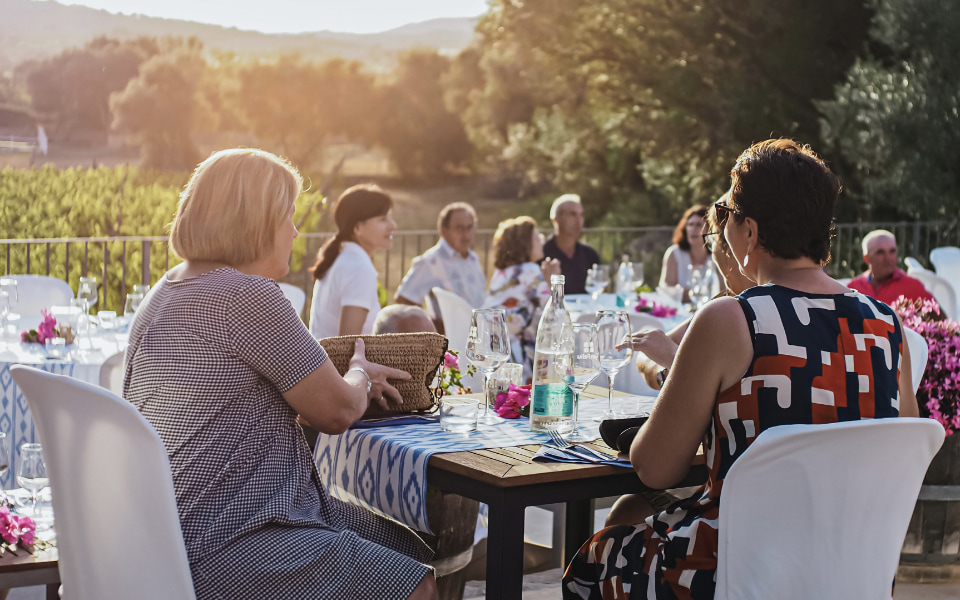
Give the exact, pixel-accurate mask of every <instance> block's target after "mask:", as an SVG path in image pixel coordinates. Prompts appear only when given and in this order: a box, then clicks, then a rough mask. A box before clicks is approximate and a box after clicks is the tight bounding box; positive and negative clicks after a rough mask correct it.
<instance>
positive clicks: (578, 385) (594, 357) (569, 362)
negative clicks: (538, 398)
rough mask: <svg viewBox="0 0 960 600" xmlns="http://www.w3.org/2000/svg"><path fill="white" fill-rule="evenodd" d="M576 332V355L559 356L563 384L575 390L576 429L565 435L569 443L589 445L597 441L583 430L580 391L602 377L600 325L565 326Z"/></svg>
mask: <svg viewBox="0 0 960 600" xmlns="http://www.w3.org/2000/svg"><path fill="white" fill-rule="evenodd" d="M566 327H572V329H573V352H572V353H569V354H568V353H564V354H560V355H559V356H558V357H557V366H558V368H559V369H560V372H561V373H562V374H563V381H564V383H566V384H567V387H568V388H570V389H571V390H572V391H573V429H572V430H571V431H570V433H568V434H566V435H564V436H563V439H565V440H567V441H568V442H589V441H592V440H594V439H596V436H590V435H588V434H587V432H586V430H584V429H581V428H580V423H579V417H578V413H579V408H580V392H582V391H583V389H584V388H586V387H587V386H588V385H590V382H592V381H593V380H594V379H596V378H597V375H599V374H600V353H599V351H598V348H597V346H598V343H597V325H596V324H595V323H573V324H571V325H569V326H568V325H566V324H564V328H566Z"/></svg>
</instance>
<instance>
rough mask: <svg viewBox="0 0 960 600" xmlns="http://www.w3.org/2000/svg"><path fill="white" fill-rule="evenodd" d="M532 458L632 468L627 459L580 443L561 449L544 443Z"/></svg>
mask: <svg viewBox="0 0 960 600" xmlns="http://www.w3.org/2000/svg"><path fill="white" fill-rule="evenodd" d="M533 460H541V461H554V462H566V463H579V464H593V465H612V466H615V467H627V468H633V465H631V464H630V461H629V460H625V459H622V458H614V457H612V456H610V455H609V454H604V453H602V452H597V451H596V450H593V449H592V448H589V447H587V446H580V445H576V446H573V447H572V448H565V449H563V450H561V449H560V448H557V447H555V446H548V445H544V446H541V447H540V449H539V450H537V453H536V454H534V455H533Z"/></svg>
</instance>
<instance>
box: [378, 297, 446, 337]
mask: <svg viewBox="0 0 960 600" xmlns="http://www.w3.org/2000/svg"><path fill="white" fill-rule="evenodd" d="M436 330H437V329H436V328H435V327H434V326H433V321H431V320H430V316H429V315H427V311H425V310H423V309H422V308H420V307H419V306H407V305H405V304H391V305H390V306H387V307H385V308H383V309H381V310H380V312H378V313H377V320H376V321H374V322H373V333H374V335H379V334H381V333H420V332H421V331H429V332H435V331H436Z"/></svg>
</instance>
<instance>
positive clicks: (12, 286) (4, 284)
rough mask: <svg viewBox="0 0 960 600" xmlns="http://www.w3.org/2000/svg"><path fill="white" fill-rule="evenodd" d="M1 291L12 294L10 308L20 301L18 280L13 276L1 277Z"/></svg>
mask: <svg viewBox="0 0 960 600" xmlns="http://www.w3.org/2000/svg"><path fill="white" fill-rule="evenodd" d="M0 292H6V293H7V294H9V295H10V309H11V310H13V307H14V306H15V305H16V304H17V302H19V301H20V297H19V295H18V294H17V280H16V279H14V278H13V277H0Z"/></svg>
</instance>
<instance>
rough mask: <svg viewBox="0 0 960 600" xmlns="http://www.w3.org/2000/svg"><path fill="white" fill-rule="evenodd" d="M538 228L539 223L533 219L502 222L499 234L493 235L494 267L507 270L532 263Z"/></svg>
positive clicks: (518, 218) (498, 229)
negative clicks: (535, 235)
mask: <svg viewBox="0 0 960 600" xmlns="http://www.w3.org/2000/svg"><path fill="white" fill-rule="evenodd" d="M536 228H537V222H536V221H534V220H533V218H531V217H517V218H516V219H507V220H506V221H501V222H500V225H499V226H498V227H497V232H496V233H495V234H493V266H494V267H496V268H497V269H506V268H507V267H512V266H513V265H520V264H523V263H525V262H530V253H531V252H532V251H533V232H534V230H535V229H536Z"/></svg>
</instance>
